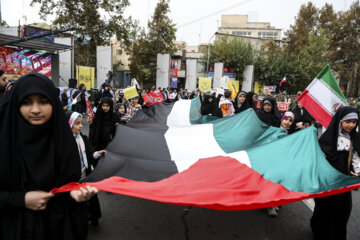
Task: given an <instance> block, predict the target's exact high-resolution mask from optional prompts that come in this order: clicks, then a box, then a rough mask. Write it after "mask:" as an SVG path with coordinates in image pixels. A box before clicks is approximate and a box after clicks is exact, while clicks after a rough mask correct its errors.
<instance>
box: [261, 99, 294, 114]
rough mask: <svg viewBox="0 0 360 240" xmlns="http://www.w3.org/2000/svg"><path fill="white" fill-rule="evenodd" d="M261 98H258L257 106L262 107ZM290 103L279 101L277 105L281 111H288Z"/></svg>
mask: <svg viewBox="0 0 360 240" xmlns="http://www.w3.org/2000/svg"><path fill="white" fill-rule="evenodd" d="M261 102H262V101H261V100H258V101H257V103H256V108H261ZM289 105H290V103H287V102H278V103H277V107H278V109H279V111H282V112H286V111H287V110H288V108H289Z"/></svg>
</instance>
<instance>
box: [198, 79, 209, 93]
mask: <svg viewBox="0 0 360 240" xmlns="http://www.w3.org/2000/svg"><path fill="white" fill-rule="evenodd" d="M199 89H200V90H201V91H203V92H204V93H206V92H207V91H209V90H211V78H199Z"/></svg>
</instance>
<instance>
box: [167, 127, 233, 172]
mask: <svg viewBox="0 0 360 240" xmlns="http://www.w3.org/2000/svg"><path fill="white" fill-rule="evenodd" d="M165 139H166V143H167V145H168V148H169V151H170V156H171V160H173V161H175V164H176V166H177V168H178V171H179V172H181V171H184V170H186V169H188V168H189V167H190V166H191V165H193V164H194V163H195V162H197V161H198V160H199V159H200V158H207V157H214V156H221V155H222V156H225V155H226V154H225V152H224V151H223V150H222V149H221V148H220V146H219V145H218V143H217V142H216V140H215V137H214V134H213V125H212V124H199V125H193V126H189V127H169V129H168V131H167V132H166V133H165Z"/></svg>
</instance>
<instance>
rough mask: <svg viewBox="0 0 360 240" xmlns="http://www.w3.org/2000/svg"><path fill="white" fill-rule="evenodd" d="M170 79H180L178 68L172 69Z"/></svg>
mask: <svg viewBox="0 0 360 240" xmlns="http://www.w3.org/2000/svg"><path fill="white" fill-rule="evenodd" d="M170 77H172V78H177V77H178V69H177V68H170Z"/></svg>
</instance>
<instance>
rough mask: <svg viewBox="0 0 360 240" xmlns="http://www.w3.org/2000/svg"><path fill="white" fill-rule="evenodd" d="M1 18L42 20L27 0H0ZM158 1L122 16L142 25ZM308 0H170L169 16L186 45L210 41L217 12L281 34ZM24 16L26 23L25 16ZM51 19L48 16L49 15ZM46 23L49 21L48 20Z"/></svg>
mask: <svg viewBox="0 0 360 240" xmlns="http://www.w3.org/2000/svg"><path fill="white" fill-rule="evenodd" d="M0 1H1V12H2V19H3V20H5V21H6V22H7V23H8V24H9V25H10V26H17V25H18V24H19V20H20V24H21V25H22V24H24V23H27V24H30V23H34V22H43V21H42V20H40V17H39V14H38V12H39V5H37V6H36V7H33V8H31V7H30V6H29V5H30V2H31V0H0ZM157 2H158V0H130V3H131V6H130V7H128V8H127V9H126V11H125V15H127V16H132V18H133V19H137V20H139V22H140V25H141V26H144V27H145V26H146V25H147V21H148V19H149V18H150V17H151V16H152V15H153V12H154V9H155V6H156V4H157ZM307 2H308V0H226V1H224V0H170V11H171V12H170V14H169V17H170V18H171V19H172V20H173V23H175V24H176V26H177V28H178V30H177V34H176V37H177V40H178V41H185V42H186V43H187V45H190V46H196V45H199V44H200V43H208V42H212V41H213V40H214V39H213V35H214V33H215V32H216V31H217V28H218V27H219V26H220V25H221V15H235V14H238V15H248V16H249V21H250V22H270V24H271V26H274V27H275V28H279V29H282V30H283V31H282V34H284V32H285V31H286V30H287V29H289V27H290V25H292V24H294V23H295V17H296V16H297V14H298V12H299V9H300V7H301V5H302V4H306V3H307ZM353 2H355V0H312V3H314V4H315V6H316V7H318V8H321V7H322V6H324V5H325V3H329V4H332V5H333V7H334V9H335V10H336V11H346V10H347V9H349V7H350V5H351V4H352V3H353ZM24 16H25V17H26V22H25V20H24V19H25V18H24ZM50 20H51V18H50ZM48 23H50V22H49V21H48Z"/></svg>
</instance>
